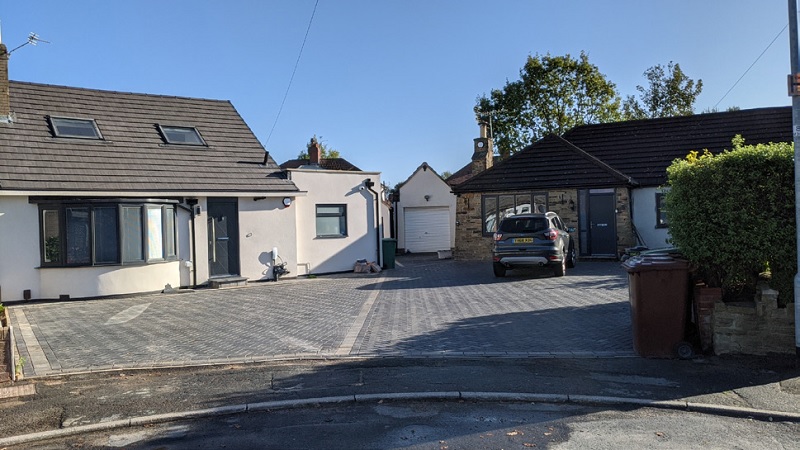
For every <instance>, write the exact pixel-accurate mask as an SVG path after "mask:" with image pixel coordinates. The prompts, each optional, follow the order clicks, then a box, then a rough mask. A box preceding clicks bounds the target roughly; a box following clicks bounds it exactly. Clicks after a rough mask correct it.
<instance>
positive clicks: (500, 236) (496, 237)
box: [494, 233, 503, 241]
mask: <svg viewBox="0 0 800 450" xmlns="http://www.w3.org/2000/svg"><path fill="white" fill-rule="evenodd" d="M494 240H495V241H502V240H503V233H495V234H494Z"/></svg>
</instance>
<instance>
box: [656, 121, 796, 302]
mask: <svg viewBox="0 0 800 450" xmlns="http://www.w3.org/2000/svg"><path fill="white" fill-rule="evenodd" d="M667 179H668V185H669V188H670V189H669V192H668V193H667V197H666V211H667V216H668V217H669V231H670V235H671V240H672V244H674V245H675V246H676V247H678V248H679V249H681V251H682V252H683V253H684V254H685V255H686V257H687V258H689V260H690V261H692V262H693V263H695V264H696V265H697V267H698V268H699V270H700V273H701V275H702V276H703V277H704V278H705V281H706V282H707V283H708V284H709V285H711V286H721V287H723V288H724V289H726V290H735V289H738V288H741V287H742V286H755V283H756V281H757V279H758V276H759V273H762V272H764V271H769V272H770V273H771V276H772V281H771V285H772V287H773V288H774V289H777V290H778V291H779V292H780V302H781V304H782V305H785V304H786V303H788V302H791V301H792V299H793V298H794V294H793V287H794V286H793V285H794V274H795V272H796V271H797V257H796V255H797V246H796V236H795V229H796V225H795V209H794V205H795V201H794V150H793V146H792V144H790V143H777V144H775V143H771V144H759V145H744V141H743V139H742V138H741V137H740V136H737V137H736V138H734V139H733V150H730V151H725V152H723V153H721V154H718V155H716V156H714V155H712V154H711V153H709V152H708V151H707V150H706V151H705V152H704V153H703V154H699V153H698V152H692V153H690V154H689V155H688V156H687V157H686V159H682V160H675V161H673V163H672V165H671V166H670V167H668V168H667Z"/></svg>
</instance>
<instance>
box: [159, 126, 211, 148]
mask: <svg viewBox="0 0 800 450" xmlns="http://www.w3.org/2000/svg"><path fill="white" fill-rule="evenodd" d="M158 129H159V131H161V135H162V136H163V137H164V141H165V142H166V143H167V144H179V145H206V143H205V141H204V140H203V138H202V137H201V136H200V133H199V132H198V131H197V129H196V128H194V127H177V126H172V125H159V126H158Z"/></svg>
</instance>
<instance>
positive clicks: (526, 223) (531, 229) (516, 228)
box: [500, 217, 547, 233]
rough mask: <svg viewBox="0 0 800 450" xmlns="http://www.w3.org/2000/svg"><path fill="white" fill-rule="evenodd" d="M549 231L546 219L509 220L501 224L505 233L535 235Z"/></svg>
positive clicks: (501, 229)
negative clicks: (538, 232)
mask: <svg viewBox="0 0 800 450" xmlns="http://www.w3.org/2000/svg"><path fill="white" fill-rule="evenodd" d="M546 229H547V219H545V218H544V217H518V218H508V219H505V220H503V222H501V223H500V231H502V232H504V233H535V232H537V231H544V230H546Z"/></svg>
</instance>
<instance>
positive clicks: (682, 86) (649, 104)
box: [622, 61, 703, 120]
mask: <svg viewBox="0 0 800 450" xmlns="http://www.w3.org/2000/svg"><path fill="white" fill-rule="evenodd" d="M644 76H645V78H647V81H648V83H649V86H648V87H646V88H645V87H644V86H641V85H639V86H636V90H637V91H639V99H637V98H636V97H634V96H633V95H629V96H628V98H626V99H625V102H624V103H623V105H622V109H623V115H624V117H625V119H627V120H634V119H654V118H657V117H673V116H690V115H692V114H694V102H695V100H697V96H698V95H700V92H702V91H703V80H697V82H695V81H694V80H692V79H691V78H689V77H687V76H686V74H684V73H683V71H682V70H681V66H680V64H676V63H673V62H672V61H670V62H669V64H667V67H666V68H665V67H664V66H662V65H661V64H658V65H656V66H653V67H651V68H649V69H647V70H646V71H645V72H644Z"/></svg>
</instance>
